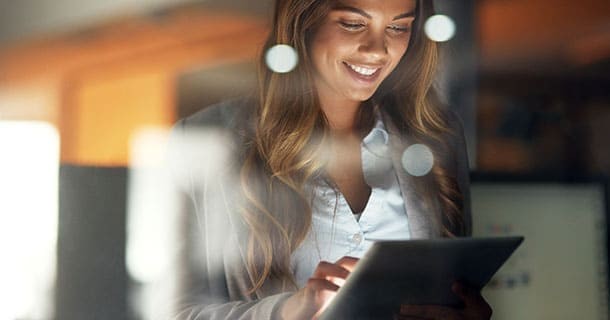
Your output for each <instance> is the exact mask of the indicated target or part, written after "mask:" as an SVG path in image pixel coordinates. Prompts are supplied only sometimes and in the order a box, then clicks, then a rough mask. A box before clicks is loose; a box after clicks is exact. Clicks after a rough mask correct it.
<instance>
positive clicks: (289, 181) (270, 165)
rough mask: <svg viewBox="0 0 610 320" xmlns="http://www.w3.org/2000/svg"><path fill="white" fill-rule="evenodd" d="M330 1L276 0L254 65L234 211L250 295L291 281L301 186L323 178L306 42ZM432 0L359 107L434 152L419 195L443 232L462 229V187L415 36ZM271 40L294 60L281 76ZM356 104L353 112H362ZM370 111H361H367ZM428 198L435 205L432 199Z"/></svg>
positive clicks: (302, 233) (422, 45)
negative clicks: (239, 199) (270, 63)
mask: <svg viewBox="0 0 610 320" xmlns="http://www.w3.org/2000/svg"><path fill="white" fill-rule="evenodd" d="M332 4H333V1H332V0H276V1H275V13H274V18H273V25H272V28H271V32H270V35H269V37H268V39H267V41H266V43H265V45H264V47H263V51H262V54H261V57H260V61H259V70H258V71H259V91H258V104H257V109H256V119H257V123H256V127H255V129H254V131H255V132H254V135H253V138H252V141H251V143H250V145H249V149H248V150H247V152H246V155H245V158H244V163H243V166H242V169H241V187H242V192H243V194H244V196H245V199H246V203H245V206H244V208H243V210H242V217H243V220H244V222H245V223H246V225H247V226H248V230H249V231H248V232H249V234H248V240H249V241H248V248H247V268H248V272H249V273H250V275H251V277H252V278H253V279H254V281H253V283H252V287H251V291H250V293H254V292H257V291H258V290H262V287H263V284H264V283H265V282H266V281H267V280H269V279H275V280H279V281H281V283H282V284H283V286H284V288H287V287H288V286H291V287H293V288H294V287H295V282H294V279H293V276H292V273H291V271H290V256H291V254H292V252H293V251H294V250H295V249H296V248H297V247H298V246H299V245H300V244H301V243H302V241H303V240H304V239H305V237H306V235H307V233H308V232H309V230H310V227H311V221H312V209H311V204H310V199H309V195H308V194H307V193H306V191H305V189H306V184H307V182H309V181H313V180H315V179H316V178H319V177H322V176H324V174H325V173H324V166H325V160H324V156H323V150H322V145H323V144H324V143H325V141H326V139H327V137H328V123H327V120H326V117H325V116H324V113H323V112H322V110H321V108H320V105H319V102H318V98H317V96H316V91H315V88H314V87H313V81H312V79H313V70H314V69H313V65H312V63H311V59H310V57H309V45H310V42H311V39H312V37H313V36H314V34H315V32H316V31H317V28H318V27H319V26H320V24H321V23H322V22H323V20H324V18H325V17H326V15H327V13H328V12H329V10H330V9H331V7H332ZM433 11H434V10H433V7H432V2H431V1H428V0H417V5H416V18H415V21H414V25H413V27H412V34H411V37H410V40H409V41H410V42H409V47H408V49H407V52H406V53H405V55H404V56H403V58H402V60H401V61H400V62H399V64H398V65H397V67H396V69H395V70H394V71H393V72H392V73H391V74H390V75H389V76H388V77H387V78H386V79H385V80H384V82H383V83H382V84H381V86H380V87H379V88H378V90H377V91H376V92H375V94H374V95H373V97H372V98H371V99H370V100H369V101H366V102H364V103H363V106H365V105H366V106H372V105H378V106H379V107H380V108H382V110H383V111H384V112H386V113H387V114H389V115H390V117H391V119H392V121H393V122H394V124H395V125H396V127H397V128H398V129H399V130H401V131H403V132H404V133H406V132H408V133H409V134H410V135H411V136H413V137H415V138H416V139H417V140H419V141H422V142H424V143H427V144H428V145H429V146H431V148H432V151H433V152H434V153H435V159H437V160H436V162H435V165H434V168H433V170H432V174H431V175H428V177H423V178H418V179H419V180H418V183H421V184H422V185H423V186H424V187H426V188H433V190H435V191H436V192H432V193H431V194H433V195H434V196H433V198H432V199H428V201H427V202H429V203H431V204H432V205H431V206H432V207H431V208H433V209H434V210H435V211H438V212H443V215H442V216H439V217H435V218H438V219H440V220H441V224H442V226H443V235H444V236H454V233H455V231H456V230H457V231H458V232H460V230H463V229H462V228H463V226H462V224H463V223H462V219H461V211H462V199H461V193H460V192H459V189H458V188H457V183H456V180H455V177H451V176H449V175H448V174H447V172H448V171H449V168H448V166H450V164H448V163H445V162H443V161H442V160H438V159H446V158H448V157H449V156H450V155H449V152H450V151H449V150H450V148H448V147H447V146H446V144H445V141H446V138H447V137H446V135H447V134H452V133H451V130H450V128H449V123H448V120H447V118H446V116H445V113H444V112H443V110H442V107H441V104H440V103H439V100H438V99H437V95H436V92H435V90H434V88H433V82H434V74H435V68H436V65H437V59H438V52H437V46H436V43H434V42H433V41H430V40H428V39H427V38H426V37H425V36H423V33H422V25H423V21H425V19H426V18H427V17H429V16H431V15H432V14H433ZM276 44H288V45H290V46H292V47H293V48H295V49H296V51H297V53H298V55H299V64H298V66H297V67H296V68H295V70H293V71H292V72H289V73H284V74H280V73H274V72H272V71H270V70H269V69H268V68H267V66H266V64H265V61H264V52H266V50H267V49H268V48H270V47H272V46H274V45H276ZM362 109H365V108H361V111H362V112H365V111H364V110H362ZM366 109H370V108H366ZM435 204H436V205H435Z"/></svg>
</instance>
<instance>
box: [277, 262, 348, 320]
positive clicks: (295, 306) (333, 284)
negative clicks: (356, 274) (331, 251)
mask: <svg viewBox="0 0 610 320" xmlns="http://www.w3.org/2000/svg"><path fill="white" fill-rule="evenodd" d="M357 262H358V259H357V258H353V257H343V258H341V259H339V260H338V261H337V262H335V263H331V262H326V261H322V262H320V263H319V264H318V266H317V267H316V270H315V271H314V273H313V275H312V276H311V278H309V280H307V284H306V285H305V287H303V288H301V289H300V290H299V291H297V292H295V293H294V294H293V295H292V296H291V297H290V298H288V299H287V300H286V301H285V302H284V304H283V305H282V307H281V310H280V315H281V318H282V319H283V320H305V319H307V320H309V319H315V318H316V317H318V316H319V315H320V314H321V313H322V311H324V308H325V307H326V306H327V305H328V303H329V302H330V301H331V300H332V298H333V297H334V296H335V294H336V293H337V290H339V288H340V287H341V285H343V283H344V282H345V279H346V278H347V276H348V275H349V274H350V272H351V271H352V270H353V268H354V266H355V265H356V263H357Z"/></svg>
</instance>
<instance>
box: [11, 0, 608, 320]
mask: <svg viewBox="0 0 610 320" xmlns="http://www.w3.org/2000/svg"><path fill="white" fill-rule="evenodd" d="M425 1H432V0H425ZM435 6H436V8H437V11H438V13H439V14H443V15H445V16H447V17H449V18H451V19H452V21H453V22H454V26H455V33H454V34H452V35H451V37H450V38H449V39H447V40H446V41H442V42H440V43H439V45H440V46H441V48H442V50H443V51H442V52H443V60H442V66H441V68H440V73H439V76H438V79H437V83H438V87H439V88H440V90H441V93H442V95H443V98H444V99H445V101H446V102H447V104H448V106H450V108H452V109H453V110H454V111H455V112H456V113H457V114H458V115H459V116H460V117H461V118H462V121H463V123H464V129H465V135H466V140H467V143H468V154H469V158H470V165H471V184H472V186H471V188H472V208H473V217H474V235H475V236H505V235H524V236H525V239H526V240H525V242H524V244H523V245H522V246H521V247H520V248H519V249H518V250H517V251H516V252H515V253H514V254H513V256H512V257H511V258H510V260H509V261H508V262H507V263H506V264H505V265H504V266H503V267H502V269H500V271H499V272H498V273H497V274H496V275H495V276H494V277H493V278H492V280H491V281H490V283H489V284H488V285H487V287H486V288H485V289H484V290H483V294H484V296H485V297H486V298H487V299H488V301H489V302H490V304H491V305H492V307H493V309H494V315H493V319H498V320H504V319H608V314H609V309H608V296H609V295H608V290H609V286H608V281H609V278H608V270H609V269H608V268H609V266H610V263H609V260H608V258H609V256H610V255H609V254H608V253H609V249H608V248H609V245H608V243H609V241H608V239H609V238H608V237H609V236H608V235H609V234H610V232H608V213H609V211H610V209H609V208H610V205H609V199H610V197H609V196H610V188H609V183H608V182H609V179H608V177H609V176H610V142H609V141H610V139H609V138H610V3H609V2H608V1H607V0H583V1H579V2H575V1H567V0H555V1H551V0H512V1H505V0H478V1H477V0H461V1H459V2H458V1H452V0H435ZM271 7H272V4H271V1H270V0H257V1H248V0H231V1H227V0H225V1H222V0H208V1H203V0H154V1H146V2H143V1H136V0H113V1H105V2H99V1H95V0H81V1H72V0H55V1H48V0H24V1H19V2H17V1H2V2H0V155H1V156H0V217H1V218H2V222H1V223H0V254H1V255H2V261H3V262H2V263H1V264H0V279H2V281H1V282H2V285H1V286H0V306H1V307H0V319H7V320H17V319H20V320H29V319H32V320H33V319H62V320H70V319H134V320H135V319H138V320H140V319H142V320H147V319H164V318H168V317H169V315H171V314H172V312H174V311H175V308H176V306H175V305H174V304H173V303H172V301H174V300H175V299H176V295H178V294H179V292H180V289H181V287H182V286H183V285H184V284H183V283H181V281H183V280H181V279H182V278H181V273H182V272H184V270H183V266H184V261H186V260H188V259H192V257H191V253H190V251H189V249H192V248H191V246H195V245H196V244H195V243H194V242H196V239H191V238H189V236H187V235H189V234H191V233H190V229H191V228H193V225H194V223H193V220H192V217H189V216H185V215H182V214H180V210H176V207H179V205H180V204H179V201H178V200H176V199H169V200H166V201H160V200H159V199H161V198H163V195H164V192H165V191H166V190H165V184H166V183H165V180H164V179H166V176H164V174H163V173H160V172H161V171H162V170H159V168H162V167H163V162H164V159H165V158H164V155H165V151H166V149H165V147H166V144H167V135H168V132H169V131H170V130H171V127H172V126H173V124H174V123H175V122H176V121H177V120H178V119H180V118H183V117H185V116H188V115H191V114H193V113H194V112H196V111H197V110H200V109H202V108H205V107H206V106H209V105H211V104H213V103H216V102H219V101H223V100H226V99H230V98H235V97H238V96H241V95H244V94H247V93H249V92H251V91H252V90H254V89H255V87H256V81H257V80H256V65H255V62H256V59H257V57H258V55H259V54H260V47H261V46H262V43H263V41H264V39H265V36H266V33H267V31H268V28H269V23H268V20H269V17H270V11H271ZM185 238H186V239H185Z"/></svg>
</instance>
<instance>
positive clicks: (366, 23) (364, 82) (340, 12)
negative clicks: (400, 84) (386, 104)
mask: <svg viewBox="0 0 610 320" xmlns="http://www.w3.org/2000/svg"><path fill="white" fill-rule="evenodd" d="M415 5H416V3H415V0H382V1H379V0H341V1H337V3H336V5H335V6H333V8H332V9H331V11H330V12H329V14H328V16H326V18H325V19H324V21H323V22H322V25H321V26H320V27H319V29H318V30H317V32H316V33H315V34H314V36H313V38H312V43H311V46H310V48H311V49H310V50H311V51H310V56H311V59H312V63H313V66H314V68H315V76H314V85H315V87H316V90H317V91H318V94H319V95H320V96H324V97H328V98H331V99H332V100H336V99H341V100H342V99H347V100H350V101H364V100H367V99H369V98H370V97H371V96H372V95H373V93H375V90H377V88H378V87H379V85H380V84H381V82H382V81H383V80H384V79H385V78H386V77H387V76H388V75H389V74H390V73H391V72H392V70H394V68H395V67H396V65H397V64H398V62H399V61H400V59H401V58H402V56H403V55H404V54H405V52H406V51H407V47H408V44H409V38H410V36H411V26H412V23H413V20H414V19H415Z"/></svg>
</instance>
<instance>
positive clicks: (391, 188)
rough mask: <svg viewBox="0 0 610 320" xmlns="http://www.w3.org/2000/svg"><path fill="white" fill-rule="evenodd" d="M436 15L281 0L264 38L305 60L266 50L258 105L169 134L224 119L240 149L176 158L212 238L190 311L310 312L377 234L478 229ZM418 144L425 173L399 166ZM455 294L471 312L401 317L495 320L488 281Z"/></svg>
mask: <svg viewBox="0 0 610 320" xmlns="http://www.w3.org/2000/svg"><path fill="white" fill-rule="evenodd" d="M432 11H433V9H432V4H431V1H428V0H419V1H418V0H384V1H376V0H341V1H333V0H327V1H324V0H277V1H276V4H275V15H274V21H273V26H272V31H271V34H270V36H269V38H268V41H267V43H266V45H265V49H268V48H270V47H272V46H273V45H275V44H289V45H291V46H292V47H293V48H295V49H296V51H297V52H298V54H299V58H300V63H299V64H298V66H297V67H296V69H295V70H293V71H292V72H290V73H286V74H279V73H274V72H272V71H270V70H269V69H267V67H266V66H265V65H264V63H263V60H264V59H261V67H260V69H259V78H260V88H259V97H258V101H254V102H252V101H250V100H242V101H233V102H227V103H223V104H220V105H217V106H214V107H210V108H208V109H206V110H205V111H203V112H200V113H198V114H195V115H194V116H192V117H189V118H187V119H184V120H182V121H181V122H180V123H179V124H178V125H177V126H176V128H175V129H174V139H183V135H184V134H185V132H189V131H191V130H192V129H196V128H210V127H212V128H216V129H222V130H223V132H224V133H223V134H222V136H223V137H225V138H227V137H228V139H229V140H228V142H227V143H228V144H229V145H230V146H231V147H230V148H229V154H230V155H231V156H233V158H232V159H235V160H234V161H231V162H226V163H231V164H232V165H229V166H225V169H227V170H216V169H209V168H208V169H204V170H203V171H202V172H198V171H197V172H196V171H195V170H193V169H192V168H190V167H189V166H188V165H181V164H177V165H176V168H177V170H179V171H180V172H178V174H179V175H182V177H187V178H185V179H183V182H184V181H187V182H185V183H183V187H184V190H185V191H187V192H188V193H189V196H190V198H191V200H192V203H193V204H194V209H195V211H196V214H197V217H198V218H199V222H200V224H201V227H202V234H203V236H204V240H203V241H204V245H205V250H203V251H202V253H201V254H203V257H202V259H201V261H204V263H203V264H202V265H201V270H202V271H201V272H200V273H199V274H198V277H199V278H200V279H201V282H198V283H197V284H196V285H195V287H197V288H198V291H199V292H198V293H199V295H198V296H197V298H195V299H193V301H191V303H192V304H191V306H190V307H188V308H186V309H185V310H184V312H182V313H181V318H189V319H209V318H212V319H225V318H227V319H234V318H236V319H237V318H239V319H311V318H312V317H315V316H317V315H318V314H319V313H320V312H321V310H322V309H323V306H324V305H325V303H327V302H328V301H329V300H330V297H331V296H332V293H333V292H334V291H336V290H337V289H338V288H339V286H340V284H341V283H342V280H343V279H345V278H346V277H347V276H348V275H349V270H350V269H351V268H352V267H353V265H354V264H355V263H356V262H357V259H356V258H351V257H343V256H361V255H362V254H363V252H364V251H365V250H366V249H367V248H368V247H369V246H370V245H371V241H370V240H368V239H372V238H386V239H409V238H430V237H441V236H445V237H453V236H465V235H469V232H470V214H469V208H468V168H467V160H466V155H465V145H464V141H463V137H462V132H461V128H460V126H459V124H458V121H457V120H456V118H455V117H454V116H452V115H451V114H450V113H448V112H446V111H444V109H442V108H441V106H440V103H439V101H438V100H437V98H436V95H435V92H434V90H433V88H432V82H433V78H434V68H435V65H436V59H437V49H436V45H435V43H433V42H432V41H430V40H428V39H427V38H426V37H425V36H423V34H422V24H423V21H425V19H426V18H427V17H428V16H430V15H431V14H432ZM227 132H228V133H229V134H226V133H227ZM177 144H179V143H176V142H175V143H173V145H177ZM414 144H418V145H425V146H426V147H425V148H424V150H429V151H431V153H432V155H433V156H434V160H433V164H434V165H433V166H432V169H431V171H430V172H423V173H421V174H416V175H413V173H412V174H409V173H408V172H406V171H405V169H404V168H403V165H402V161H401V157H402V155H403V152H404V151H405V150H406V149H407V147H408V146H410V145H414ZM426 148H427V149H426ZM175 153H176V154H179V153H180V151H176V152H175ZM189 156H192V155H184V154H179V155H178V156H177V157H175V158H177V159H184V158H188V157H189ZM201 157H205V156H201ZM223 161H224V160H223ZM235 172H238V175H233V174H232V173H235ZM237 176H239V178H237ZM194 181H195V182H194ZM197 181H200V182H197ZM218 199H222V201H220V200H218ZM341 257H343V258H341ZM454 291H455V292H456V294H458V296H460V297H461V298H462V299H463V301H464V305H465V307H464V308H463V309H462V308H460V309H457V308H448V307H442V306H414V305H403V306H402V307H401V308H400V309H399V310H398V309H397V315H396V316H397V318H400V319H488V318H489V317H490V315H491V310H490V309H489V306H488V305H487V304H486V303H485V301H484V300H483V298H482V297H481V295H480V293H479V292H476V291H473V290H471V289H469V288H467V287H464V286H461V285H459V284H456V285H455V286H454Z"/></svg>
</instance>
